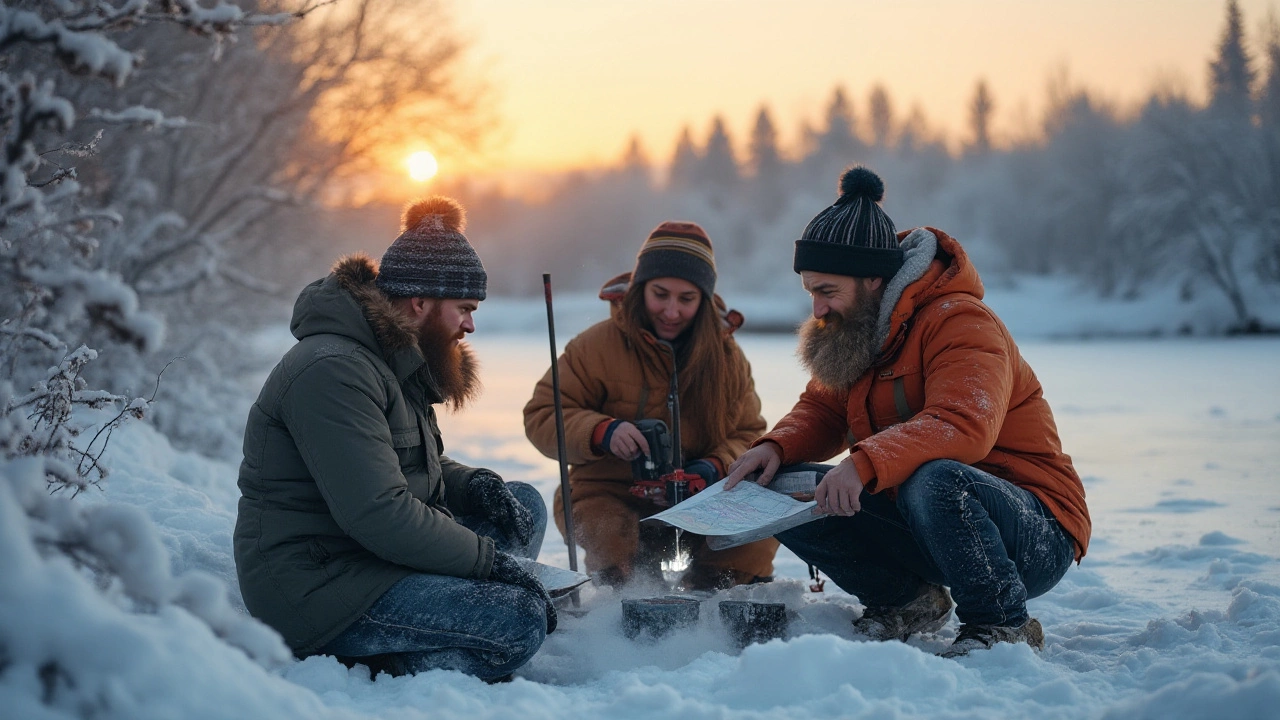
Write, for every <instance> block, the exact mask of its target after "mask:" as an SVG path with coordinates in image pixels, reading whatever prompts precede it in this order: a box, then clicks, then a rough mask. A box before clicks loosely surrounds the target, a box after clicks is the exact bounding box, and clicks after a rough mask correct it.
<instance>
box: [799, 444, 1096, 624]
mask: <svg viewBox="0 0 1280 720" xmlns="http://www.w3.org/2000/svg"><path fill="white" fill-rule="evenodd" d="M859 499H860V501H861V503H862V510H861V511H859V512H858V513H857V514H856V515H853V516H852V517H837V516H831V517H826V518H823V519H821V520H816V521H814V522H811V523H807V524H805V525H801V526H799V527H796V528H793V529H791V530H788V531H786V532H784V533H780V534H779V535H778V540H780V541H782V544H783V545H786V546H787V547H788V548H790V549H791V551H792V552H794V553H795V554H796V555H799V556H800V559H802V560H804V561H806V562H808V563H810V564H812V565H814V566H815V567H817V568H818V569H819V570H821V571H822V572H824V573H826V574H827V576H828V577H830V578H831V580H832V581H833V582H834V583H835V584H836V585H839V586H840V588H841V589H843V590H844V591H845V592H848V593H850V594H852V595H856V596H858V599H859V600H861V601H862V603H863V604H864V605H868V606H880V607H897V606H901V605H904V604H906V603H908V602H910V601H911V600H913V599H914V598H915V597H916V595H917V593H919V591H920V587H921V584H922V582H931V583H935V584H938V585H946V586H947V587H949V588H951V597H952V599H953V600H955V603H956V617H958V618H959V619H960V622H964V623H974V624H978V625H1003V626H1020V625H1022V624H1023V623H1024V622H1026V620H1027V599H1028V598H1033V597H1037V596H1039V595H1043V594H1044V593H1046V592H1048V591H1049V590H1050V589H1051V588H1052V587H1053V586H1054V585H1056V584H1058V581H1059V580H1061V579H1062V576H1063V575H1064V574H1066V572H1067V568H1069V567H1070V566H1071V561H1072V560H1073V559H1074V557H1075V546H1074V544H1073V543H1072V540H1071V536H1069V535H1068V534H1067V533H1066V532H1065V531H1064V530H1063V529H1062V526H1061V525H1059V524H1058V521H1057V520H1056V519H1054V517H1053V514H1052V513H1050V512H1049V510H1048V509H1047V508H1046V507H1045V506H1044V504H1043V503H1042V502H1040V500H1039V499H1038V498H1036V496H1035V495H1032V494H1031V493H1030V492H1028V491H1026V490H1023V489H1022V488H1019V487H1017V486H1016V485H1014V484H1012V483H1010V482H1008V481H1006V480H1002V479H1000V478H998V477H995V476H994V475H991V474H989V473H985V472H983V471H981V470H978V469H977V468H974V467H971V466H969V465H965V464H964V463H959V462H955V461H953V460H934V461H932V462H929V463H925V464H924V465H921V466H920V468H919V469H917V470H916V471H915V473H913V474H912V475H911V477H910V478H908V479H907V481H906V482H905V483H903V484H902V485H901V486H899V488H898V494H897V498H896V499H890V498H889V497H888V495H887V494H885V493H877V494H874V495H872V494H871V493H867V492H863V493H862V496H861V497H860V498H859Z"/></svg>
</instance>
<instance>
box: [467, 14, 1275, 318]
mask: <svg viewBox="0 0 1280 720" xmlns="http://www.w3.org/2000/svg"><path fill="white" fill-rule="evenodd" d="M1225 15H1226V17H1225V24H1224V28H1223V30H1222V34H1221V38H1220V41H1219V43H1218V46H1217V49H1216V53H1215V54H1214V57H1213V59H1212V61H1211V62H1210V63H1209V67H1208V68H1207V69H1208V75H1209V93H1208V97H1209V100H1208V102H1207V104H1205V105H1203V106H1201V105H1199V104H1197V103H1193V102H1192V101H1191V100H1189V99H1188V98H1187V97H1186V96H1185V93H1182V92H1179V91H1176V90H1170V89H1160V90H1154V91H1153V92H1152V93H1151V94H1150V96H1149V97H1148V98H1147V99H1146V101H1145V102H1144V103H1143V104H1142V105H1141V107H1140V109H1138V110H1137V111H1136V112H1134V111H1128V112H1121V111H1120V110H1119V109H1117V108H1114V107H1111V106H1109V105H1107V104H1106V103H1103V102H1101V101H1100V100H1099V99H1098V98H1097V97H1096V96H1095V95H1094V94H1093V93H1091V92H1090V91H1089V90H1088V89H1087V88H1084V87H1076V86H1073V85H1072V84H1071V83H1070V82H1069V81H1068V79H1067V78H1066V75H1065V71H1064V72H1063V73H1062V75H1061V76H1060V77H1057V78H1054V79H1052V80H1051V82H1050V83H1049V85H1050V89H1049V98H1048V100H1049V102H1048V109H1047V111H1046V112H1045V115H1044V117H1043V121H1042V132H1041V134H1040V137H1038V138H1035V139H1034V140H1031V139H1027V140H1023V141H1019V142H1017V143H1014V144H1011V145H996V144H993V142H992V137H991V126H992V119H993V116H994V113H995V112H996V110H997V107H998V99H996V98H994V97H993V96H992V93H991V91H990V89H989V87H988V86H987V85H986V83H985V82H983V81H978V82H977V83H976V87H975V89H974V92H973V95H972V100H971V102H970V105H969V108H968V110H969V113H968V130H967V133H966V135H967V136H966V137H965V138H964V141H963V147H962V149H961V150H959V151H958V152H953V151H949V150H948V148H947V146H946V144H945V143H944V141H943V138H942V137H940V136H939V135H938V134H937V133H935V132H933V131H932V130H931V129H930V128H929V126H928V122H927V120H926V118H925V117H924V116H923V115H922V114H921V113H920V112H919V111H918V110H915V111H912V112H910V113H908V114H905V115H900V114H899V113H898V111H897V110H896V109H895V108H894V106H893V102H892V99H891V96H890V93H889V91H888V90H887V89H886V88H884V87H883V86H877V87H875V88H873V89H872V91H871V93H870V96H869V97H868V98H867V99H866V101H865V102H863V103H857V102H855V100H854V99H853V98H851V97H850V96H849V95H848V94H847V93H846V92H845V91H844V90H843V89H841V88H836V89H835V90H834V92H833V93H832V94H831V97H830V101H829V103H828V104H827V106H826V112H825V118H824V122H823V124H822V126H821V127H816V128H804V129H803V130H802V136H803V141H802V143H801V146H800V147H798V148H786V149H785V150H784V149H783V148H781V147H780V144H779V129H778V127H777V125H776V123H775V121H774V118H773V115H772V114H771V112H770V110H769V108H768V107H767V106H763V107H761V108H760V110H759V112H758V114H757V115H756V117H755V123H754V128H753V130H752V131H751V135H750V137H749V138H746V139H745V141H740V140H736V139H735V138H731V137H730V135H729V134H728V132H727V131H726V128H725V122H724V120H723V118H721V117H716V118H714V119H712V120H711V121H710V122H709V126H710V132H709V134H708V135H707V136H706V137H705V139H701V140H700V139H699V138H698V137H696V136H695V134H694V132H693V131H692V130H690V129H689V128H686V129H685V131H684V133H683V135H682V136H681V137H680V140H679V142H678V144H677V146H676V148H675V149H674V152H673V154H672V155H671V156H670V157H671V159H670V162H669V164H664V166H663V167H662V168H661V169H659V168H656V167H655V166H654V164H653V163H652V162H651V160H650V158H648V157H646V154H645V153H644V152H643V150H642V148H641V146H640V143H639V141H638V140H634V139H633V140H632V141H631V145H630V148H629V150H628V151H627V153H626V154H625V157H624V159H623V161H622V162H621V163H620V164H619V165H617V166H616V167H612V168H605V169H599V170H594V171H581V172H576V173H570V174H567V175H565V176H563V177H561V178H558V179H557V180H555V181H554V182H553V183H552V189H551V190H550V191H549V193H547V196H546V197H544V198H542V199H539V200H536V201H530V200H524V199H521V198H519V197H514V196H511V195H510V194H505V193H503V192H501V191H495V190H492V189H482V188H480V187H478V186H476V185H470V184H467V183H465V182H458V183H454V184H453V185H451V186H449V187H447V188H445V191H446V192H449V193H451V194H455V195H457V196H459V197H460V198H461V199H462V200H463V201H464V203H465V204H466V206H467V207H468V209H469V212H470V216H471V231H470V232H469V233H468V234H469V236H471V237H473V238H474V241H475V242H476V243H477V244H478V245H479V246H480V251H481V254H482V256H483V257H484V259H485V263H486V266H487V267H489V268H490V273H491V277H492V278H493V279H492V280H491V282H492V283H493V287H495V288H496V289H498V290H497V291H498V292H500V293H502V294H532V293H536V292H537V291H538V287H539V286H538V281H539V275H538V273H537V272H534V271H535V270H541V269H553V270H558V271H560V273H561V274H562V275H563V276H564V277H565V282H566V283H567V284H571V285H572V286H574V287H576V288H577V289H583V290H586V289H591V288H594V287H598V285H599V283H601V282H603V281H604V280H605V279H607V278H608V277H609V276H611V275H612V274H614V273H616V272H619V271H622V270H626V269H629V268H630V267H631V265H632V263H633V262H634V254H635V251H636V248H637V247H638V246H639V243H640V241H641V240H642V239H643V237H644V236H645V234H646V233H647V232H648V231H649V230H650V229H651V228H652V227H653V226H654V225H655V224H656V223H657V222H659V221H661V220H663V219H667V218H681V219H688V220H694V221H696V222H699V223H701V224H702V225H703V226H705V227H706V228H707V230H708V232H709V233H710V235H711V237H712V240H713V242H714V244H715V247H716V252H717V257H718V259H719V264H720V266H721V277H722V281H723V283H724V285H723V286H724V287H725V288H726V289H731V290H734V291H739V292H768V291H770V290H771V289H772V288H776V287H779V286H783V285H791V284H794V283H795V279H794V277H793V276H792V274H791V272H790V257H791V247H792V246H791V243H792V241H793V240H795V239H796V238H797V237H799V234H800V232H801V230H802V229H803V228H804V226H805V224H806V223H807V222H808V221H809V219H810V218H812V217H813V215H814V214H816V213H817V212H818V211H819V210H821V209H822V208H824V207H826V206H827V205H829V204H830V203H831V202H833V201H834V199H835V197H836V180H837V177H838V175H839V174H840V171H841V170H842V169H843V168H845V167H846V166H848V165H851V164H865V165H867V166H869V167H871V168H873V169H875V170H876V171H877V172H878V173H880V175H881V176H882V177H883V178H884V180H885V184H886V187H887V193H886V197H885V200H884V207H885V209H886V211H887V212H888V213H889V215H890V216H891V217H892V218H893V219H894V220H895V222H896V223H897V225H898V227H899V229H905V228H910V227H913V226H916V225H931V226H935V227H939V228H941V229H943V230H945V231H947V232H948V233H950V234H952V235H953V236H955V237H957V238H958V239H960V240H961V242H962V243H963V244H964V245H965V247H966V248H967V249H968V250H969V252H970V253H971V255H973V256H974V258H975V261H976V262H977V263H978V265H979V269H980V271H982V272H983V273H985V274H987V275H988V276H996V275H999V274H1002V273H1014V272H1016V273H1035V274H1051V273H1057V274H1066V275H1069V276H1076V277H1078V278H1080V279H1081V281H1083V282H1084V283H1086V284H1087V286H1088V287H1090V288H1092V289H1094V290H1096V292H1098V293H1100V294H1101V295H1104V296H1109V297H1137V296H1140V295H1142V294H1143V293H1144V291H1146V290H1148V289H1149V288H1151V287H1153V286H1160V287H1168V286H1169V285H1170V284H1175V285H1176V287H1177V288H1178V290H1179V292H1180V294H1181V296H1182V297H1183V298H1184V299H1190V298H1192V297H1195V296H1196V295H1197V294H1199V293H1220V294H1222V295H1223V296H1224V297H1225V298H1226V299H1227V300H1228V301H1229V302H1230V304H1231V307H1232V308H1233V309H1234V312H1235V317H1236V321H1235V330H1237V331H1243V332H1249V331H1256V330H1259V329H1261V325H1260V323H1259V320H1258V318H1257V315H1256V307H1257V306H1258V305H1259V304H1260V303H1265V302H1269V301H1270V302H1274V301H1275V297H1276V295H1275V294H1274V293H1275V291H1276V290H1277V289H1280V287H1278V286H1280V29H1278V28H1277V27H1276V24H1275V23H1274V22H1272V23H1271V24H1270V28H1269V32H1268V33H1267V34H1266V38H1265V43H1264V47H1261V48H1251V47H1249V45H1248V43H1247V40H1246V33H1245V31H1244V27H1245V22H1244V18H1243V17H1242V14H1241V12H1240V9H1239V6H1238V5H1237V4H1236V3H1235V2H1234V1H1231V2H1228V3H1226V13H1225ZM499 249H500V250H499Z"/></svg>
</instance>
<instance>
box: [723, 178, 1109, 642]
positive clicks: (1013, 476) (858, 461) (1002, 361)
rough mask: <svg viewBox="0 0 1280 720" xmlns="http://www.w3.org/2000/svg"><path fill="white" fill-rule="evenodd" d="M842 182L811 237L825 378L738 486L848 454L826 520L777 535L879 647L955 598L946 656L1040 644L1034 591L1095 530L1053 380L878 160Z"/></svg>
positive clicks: (828, 484) (804, 347)
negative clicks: (1049, 393) (1040, 375)
mask: <svg viewBox="0 0 1280 720" xmlns="http://www.w3.org/2000/svg"><path fill="white" fill-rule="evenodd" d="M840 189H841V194H840V197H839V198H838V199H837V200H836V202H835V203H834V204H833V205H831V207H828V208H827V209H825V210H823V211H822V212H821V213H819V214H818V215H817V216H816V217H815V218H814V219H813V221H812V222H810V223H809V225H808V227H806V228H805V231H804V234H803V236H802V237H801V239H800V240H798V241H797V242H796V250H795V262H794V269H795V271H796V272H797V273H800V275H801V279H802V281H803V283H804V287H805V289H806V290H807V291H808V292H809V293H810V295H812V297H813V317H812V318H810V319H809V320H808V321H806V323H805V325H804V326H803V327H801V330H800V350H799V355H800V357H801V360H802V361H803V363H804V364H805V366H806V367H807V369H808V370H809V371H810V373H811V375H812V379H811V380H810V382H809V385H808V387H807V388H806V389H805V391H804V393H803V394H801V396H800V400H799V402H797V403H796V405H795V407H794V408H792V410H791V412H790V413H788V414H787V415H786V416H785V417H784V418H782V419H781V420H780V421H779V422H778V424H777V425H776V426H775V427H774V428H773V430H772V431H771V432H769V433H768V434H766V435H764V436H763V437H761V438H760V439H759V440H757V441H756V442H755V443H754V444H753V446H752V448H751V449H750V450H748V451H747V452H746V453H744V454H743V455H742V456H740V457H739V458H738V459H737V460H736V461H735V462H734V463H733V464H732V465H731V466H730V468H729V471H730V472H729V475H728V477H727V478H726V480H725V487H726V489H731V488H732V487H733V486H735V485H736V484H737V483H738V482H739V481H741V480H742V479H743V477H745V476H746V475H747V474H748V473H752V472H756V471H759V472H760V475H759V477H758V478H757V479H756V481H757V482H759V483H761V484H767V483H768V482H770V481H771V480H772V479H773V475H774V473H775V471H776V470H777V468H778V467H779V465H782V464H793V463H801V462H810V461H821V460H825V459H827V458H830V457H832V456H833V455H835V454H837V453H840V452H842V451H845V450H848V454H847V455H846V456H845V457H844V458H843V459H842V460H841V461H840V462H839V464H837V465H835V467H834V468H833V469H831V470H830V471H829V472H828V473H827V474H826V475H825V477H823V479H822V481H821V483H820V484H819V485H818V487H817V491H816V496H815V500H816V501H817V511H818V512H821V513H823V514H824V515H826V517H824V518H823V519H820V520H817V521H815V522H811V523H808V524H806V525H801V526H799V527H797V528H794V529H792V530H788V531H786V532H784V533H781V534H779V535H778V539H779V540H780V541H782V544H783V545H786V546H787V547H789V548H791V550H792V551H793V552H795V553H796V554H797V555H799V556H800V557H801V558H802V559H804V560H805V561H807V562H809V563H810V564H812V565H814V566H816V567H817V568H818V569H820V570H822V571H823V572H825V573H827V575H828V576H830V577H831V579H832V580H833V581H834V582H835V583H836V584H837V585H839V586H840V587H841V588H843V589H844V590H846V591H847V592H849V593H852V594H854V595H857V596H858V598H859V599H860V600H861V601H862V602H863V604H864V605H865V606H866V610H865V611H864V613H863V615H862V617H860V618H858V619H857V620H855V621H854V627H855V629H857V630H858V631H859V632H861V633H863V634H864V635H866V636H868V637H872V638H875V639H880V640H887V639H891V638H898V639H902V640H905V639H906V638H907V637H909V636H910V635H912V634H913V633H916V632H932V631H934V630H937V629H940V628H941V627H942V626H943V625H945V624H946V622H947V620H948V618H949V617H950V614H951V604H952V597H954V598H955V606H956V615H957V617H958V618H959V619H960V622H961V623H962V624H961V626H960V630H959V633H958V634H957V637H956V640H955V642H954V643H952V645H951V647H950V648H949V649H948V650H947V651H946V652H945V653H944V655H946V656H948V657H955V656H958V655H964V654H966V653H968V652H970V651H972V650H974V649H979V648H986V647H990V646H991V645H993V644H994V643H996V642H1026V643H1029V644H1031V645H1032V646H1033V647H1036V648H1042V647H1043V645H1044V631H1043V629H1042V628H1041V626H1040V623H1039V622H1038V621H1037V620H1036V619H1035V618H1032V617H1030V616H1029V615H1028V614H1027V607H1026V603H1027V599H1028V598H1032V597H1036V596H1038V595H1042V594H1044V593H1045V592H1048V591H1049V589H1050V588H1052V587H1053V586H1054V585H1056V584H1057V582H1058V581H1059V580H1060V579H1061V578H1062V576H1063V574H1065V573H1066V571H1067V568H1068V567H1069V566H1070V565H1071V561H1072V560H1073V559H1074V560H1079V559H1080V558H1081V557H1083V556H1084V553H1085V551H1086V549H1087V548H1088V543H1089V533H1090V528H1091V526H1090V521H1089V511H1088V508H1087V507H1086V506H1085V500H1084V487H1083V485H1082V484H1081V482H1080V478H1079V476H1078V475H1077V474H1076V472H1075V469H1074V468H1072V466H1071V458H1069V457H1068V456H1067V455H1065V454H1063V452H1062V445H1061V443H1060V442H1059V440H1058V431H1057V427H1056V425H1055V424H1054V421H1053V413H1052V411H1051V410H1050V409H1049V405H1048V403H1047V402H1046V401H1045V399H1044V396H1043V393H1042V391H1041V387H1040V382H1039V380H1037V379H1036V376H1035V373H1034V372H1032V370H1031V368H1030V366H1028V365H1027V363H1026V361H1025V360H1023V358H1022V356H1021V354H1020V353H1019V352H1018V347H1017V345H1016V344H1015V343H1014V341H1013V338H1012V337H1011V336H1010V334H1009V331H1008V330H1007V329H1006V328H1005V326H1004V324H1003V323H1001V322H1000V320H999V318H997V317H996V316H995V313H993V312H992V311H991V309H990V308H988V307H987V306H986V305H984V304H983V303H982V295H983V288H982V281H981V280H980V279H979V278H978V273H977V271H976V270H974V268H973V266H972V265H971V264H970V263H969V260H968V258H967V256H966V255H965V253H964V250H963V249H962V248H961V247H960V244H959V243H958V242H956V241H955V240H954V239H952V238H951V237H949V236H948V235H947V234H946V233H943V232H941V231H939V230H935V229H933V228H917V229H915V230H912V231H910V232H904V233H897V232H896V231H895V229H894V225H893V221H892V220H891V219H889V216H888V215H886V214H885V213H884V211H883V210H882V209H881V208H880V206H879V204H878V203H879V201H880V200H881V198H882V197H883V196H884V184H883V183H882V182H881V180H880V178H879V177H878V176H877V175H876V174H875V173H873V172H871V171H870V170H867V169H866V168H863V167H856V168H853V169H851V170H849V171H847V172H846V173H845V174H844V176H843V177H842V178H841V182H840ZM947 588H950V594H948V592H947Z"/></svg>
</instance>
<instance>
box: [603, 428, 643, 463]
mask: <svg viewBox="0 0 1280 720" xmlns="http://www.w3.org/2000/svg"><path fill="white" fill-rule="evenodd" d="M609 452H611V453H613V454H614V455H616V456H617V457H620V458H622V459H623V460H635V459H636V458H637V457H640V455H641V454H644V455H648V454H649V441H648V440H645V439H644V433H642V432H640V428H638V427H636V426H635V425H633V424H631V423H629V422H627V421H626V420H623V421H622V422H620V423H618V427H616V428H614V429H613V437H611V438H609Z"/></svg>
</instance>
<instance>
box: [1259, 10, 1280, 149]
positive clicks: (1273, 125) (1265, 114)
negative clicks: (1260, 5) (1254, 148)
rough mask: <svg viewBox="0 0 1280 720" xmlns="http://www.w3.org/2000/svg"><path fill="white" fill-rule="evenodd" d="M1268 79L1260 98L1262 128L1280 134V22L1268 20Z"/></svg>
mask: <svg viewBox="0 0 1280 720" xmlns="http://www.w3.org/2000/svg"><path fill="white" fill-rule="evenodd" d="M1266 57H1267V79H1266V82H1265V83H1264V84H1263V86H1262V92H1261V94H1260V97H1259V103H1258V114H1259V115H1260V116H1261V119H1262V126H1263V127H1265V128H1270V130H1271V132H1273V133H1275V132H1280V21H1277V20H1276V16H1275V15H1274V14H1272V15H1271V16H1270V17H1269V18H1268V19H1267V50H1266Z"/></svg>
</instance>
